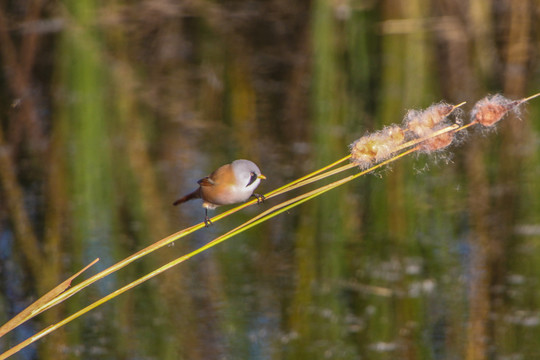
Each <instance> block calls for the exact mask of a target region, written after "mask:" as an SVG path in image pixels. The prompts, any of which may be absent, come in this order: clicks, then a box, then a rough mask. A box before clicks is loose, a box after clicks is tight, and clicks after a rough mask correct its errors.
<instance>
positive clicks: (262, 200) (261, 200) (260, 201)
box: [250, 193, 266, 204]
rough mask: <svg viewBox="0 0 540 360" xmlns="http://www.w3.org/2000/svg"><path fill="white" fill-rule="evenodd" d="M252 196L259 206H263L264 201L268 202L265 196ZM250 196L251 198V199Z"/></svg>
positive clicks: (254, 194) (255, 194)
mask: <svg viewBox="0 0 540 360" xmlns="http://www.w3.org/2000/svg"><path fill="white" fill-rule="evenodd" d="M251 196H253V197H255V198H257V204H261V203H263V202H264V200H266V198H265V197H264V195H261V194H257V193H253V194H251ZM251 196H250V197H251Z"/></svg>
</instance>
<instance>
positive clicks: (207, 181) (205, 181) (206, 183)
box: [197, 176, 215, 186]
mask: <svg viewBox="0 0 540 360" xmlns="http://www.w3.org/2000/svg"><path fill="white" fill-rule="evenodd" d="M197 184H199V185H200V186H213V185H214V184H215V183H214V181H213V180H212V179H210V176H207V177H203V178H202V179H201V180H199V181H197Z"/></svg>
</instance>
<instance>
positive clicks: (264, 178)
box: [257, 174, 266, 180]
mask: <svg viewBox="0 0 540 360" xmlns="http://www.w3.org/2000/svg"><path fill="white" fill-rule="evenodd" d="M257 179H261V180H266V176H264V175H263V174H261V175H259V176H257Z"/></svg>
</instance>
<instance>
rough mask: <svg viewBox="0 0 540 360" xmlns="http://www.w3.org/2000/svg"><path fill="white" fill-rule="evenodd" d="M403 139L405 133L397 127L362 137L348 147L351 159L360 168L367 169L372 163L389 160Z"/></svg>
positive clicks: (390, 127)
mask: <svg viewBox="0 0 540 360" xmlns="http://www.w3.org/2000/svg"><path fill="white" fill-rule="evenodd" d="M404 139H405V133H404V132H403V129H401V128H400V127H399V126H397V125H393V126H389V127H386V128H385V129H383V130H381V131H377V132H375V133H373V134H370V135H365V136H362V137H361V138H360V139H358V140H356V141H355V142H354V143H352V144H351V146H350V147H351V159H352V161H354V162H355V163H357V164H358V166H359V167H360V168H362V169H367V168H368V167H369V166H370V165H371V164H372V163H374V162H377V161H383V160H386V159H387V158H389V157H390V156H391V155H392V153H393V152H394V151H396V150H397V147H398V146H399V145H400V144H402V143H403V140H404Z"/></svg>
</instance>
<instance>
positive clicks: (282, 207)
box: [0, 148, 419, 360]
mask: <svg viewBox="0 0 540 360" xmlns="http://www.w3.org/2000/svg"><path fill="white" fill-rule="evenodd" d="M418 149H419V148H413V149H409V150H407V151H404V152H403V153H401V154H398V155H396V156H394V157H392V158H390V159H388V160H386V161H383V162H381V163H379V164H376V165H374V166H372V167H371V168H369V169H367V170H364V171H361V172H359V173H358V174H355V175H350V176H348V177H346V178H343V179H340V180H337V181H335V182H333V183H331V184H328V185H325V186H323V187H321V188H318V189H315V190H312V191H310V192H308V193H305V194H302V195H299V196H297V197H296V198H294V199H291V200H288V201H285V202H283V203H280V204H278V205H276V206H274V207H272V208H271V209H268V210H266V211H265V212H263V213H261V214H259V215H258V216H256V217H255V218H253V219H250V220H248V221H246V222H245V223H244V224H242V225H240V226H238V227H236V228H235V229H233V230H231V231H229V232H227V233H226V234H224V235H221V236H219V237H217V238H216V239H214V240H212V241H211V242H209V243H208V244H206V245H204V246H202V247H200V248H198V249H196V250H194V251H192V252H190V253H188V254H186V255H183V256H181V257H179V258H177V259H175V260H173V261H171V262H169V263H167V264H165V265H163V266H161V267H159V268H158V269H156V270H154V271H152V272H151V273H148V274H147V275H145V276H143V277H141V278H139V279H137V280H135V281H133V282H131V283H129V284H127V285H125V286H123V287H121V288H120V289H118V290H116V291H114V292H112V293H110V294H109V295H107V296H105V297H103V298H101V299H99V300H97V301H95V302H93V303H92V304H90V305H88V306H86V307H84V308H83V309H81V310H79V311H77V312H76V313H74V314H72V315H70V316H68V317H67V318H65V319H63V320H62V321H59V322H58V323H56V324H54V325H51V326H49V327H47V328H45V329H43V330H42V331H40V332H39V333H37V334H36V335H34V336H32V337H30V338H28V339H26V340H25V341H23V342H21V343H19V344H18V345H16V346H15V347H13V348H11V349H9V350H8V351H6V352H4V353H3V354H1V355H0V360H3V359H6V358H7V357H9V356H11V355H13V354H15V353H17V352H18V351H20V350H21V349H23V348H24V347H26V346H28V345H30V344H32V343H34V342H36V341H37V340H39V339H41V338H43V337H44V336H46V335H47V334H49V333H51V332H53V331H55V330H57V329H58V328H60V327H62V326H64V325H66V324H68V323H69V322H71V321H73V320H75V319H76V318H78V317H80V316H82V315H84V314H85V313H87V312H89V311H90V310H92V309H94V308H96V307H98V306H99V305H101V304H103V303H105V302H107V301H109V300H111V299H113V298H115V297H117V296H119V295H120V294H122V293H124V292H126V291H128V290H130V289H132V288H134V287H135V286H137V285H140V284H142V283H143V282H145V281H147V280H149V279H151V278H153V277H155V276H157V275H159V274H161V273H162V272H164V271H166V270H168V269H170V268H172V267H174V266H176V265H178V264H180V263H182V262H184V261H186V260H188V259H190V258H191V257H193V256H195V255H197V254H199V253H201V252H203V251H205V250H207V249H209V248H211V247H213V246H216V245H217V244H219V243H221V242H223V241H225V240H227V239H229V238H231V237H232V236H234V235H236V234H238V233H240V232H242V231H245V230H247V229H249V228H251V227H253V226H255V225H257V224H259V223H261V222H263V221H266V220H268V219H270V218H272V217H274V216H276V215H278V214H280V213H282V212H284V211H287V210H289V209H290V208H292V207H295V206H297V205H300V204H302V203H304V202H306V201H308V200H310V199H312V198H314V197H317V196H319V195H322V194H324V193H326V192H328V191H330V190H332V189H334V188H336V187H338V186H341V185H343V184H345V183H347V182H349V181H351V180H354V179H356V178H358V177H360V176H363V175H365V174H367V173H369V172H371V171H373V170H375V169H377V168H379V167H381V166H384V165H386V164H388V163H390V162H393V161H396V160H397V159H399V158H401V157H403V156H405V155H408V154H410V153H412V152H414V151H417V150H418ZM305 178H306V177H304V179H305ZM186 230H187V229H186ZM171 236H173V235H171ZM168 238H170V237H168ZM168 238H164V239H163V240H160V242H161V241H165V240H166V239H168Z"/></svg>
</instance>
